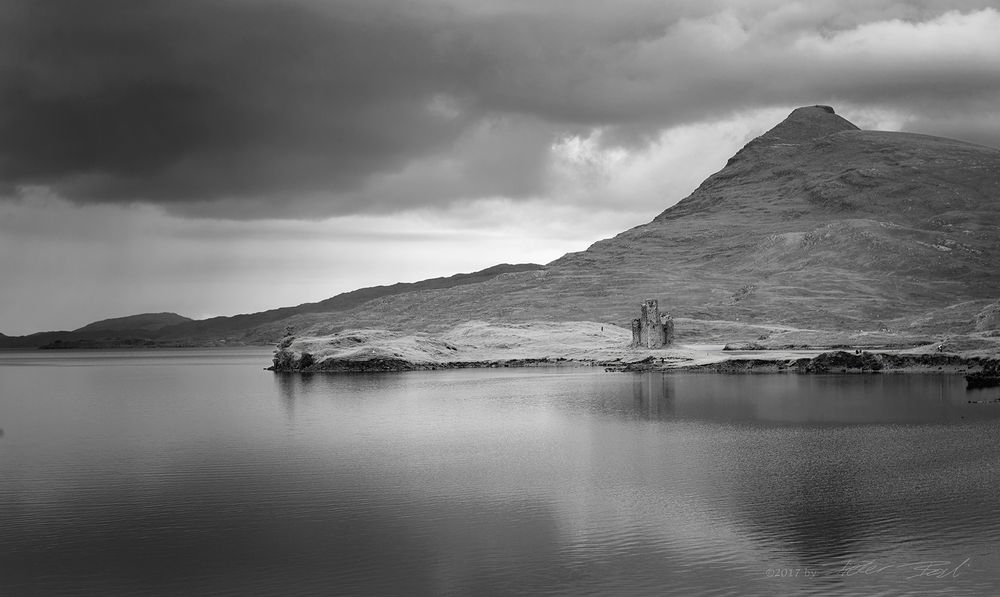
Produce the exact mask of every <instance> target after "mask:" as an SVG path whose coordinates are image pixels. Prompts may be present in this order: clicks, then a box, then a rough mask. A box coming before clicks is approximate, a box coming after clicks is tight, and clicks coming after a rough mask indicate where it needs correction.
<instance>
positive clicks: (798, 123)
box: [756, 106, 860, 144]
mask: <svg viewBox="0 0 1000 597" xmlns="http://www.w3.org/2000/svg"><path fill="white" fill-rule="evenodd" d="M857 130H860V129H859V128H858V127H856V126H854V124H852V123H851V122H850V121H848V120H846V119H844V118H841V117H840V116H837V114H836V112H834V111H833V108H831V107H830V106H805V107H802V108H796V109H794V110H792V113H791V114H789V115H788V117H787V118H785V119H784V120H782V121H781V122H780V123H778V125H777V126H775V127H774V128H772V129H771V130H769V131H767V132H766V133H764V134H763V135H761V136H760V137H758V138H757V139H756V140H757V141H764V142H767V143H768V144H775V143H789V144H796V143H802V142H804V141H809V140H810V139H817V138H819V137H825V136H827V135H832V134H833V133H839V132H842V131H857Z"/></svg>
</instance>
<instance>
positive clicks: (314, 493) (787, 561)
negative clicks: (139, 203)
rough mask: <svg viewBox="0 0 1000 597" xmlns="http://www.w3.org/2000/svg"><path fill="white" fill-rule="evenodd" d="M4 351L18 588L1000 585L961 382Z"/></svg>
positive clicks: (995, 539)
mask: <svg viewBox="0 0 1000 597" xmlns="http://www.w3.org/2000/svg"><path fill="white" fill-rule="evenodd" d="M268 357H269V352H268V351H262V350H243V351H232V350H230V351H222V350H217V351H211V350H200V351H197V350H192V351H172V352H164V351H158V352H64V353H52V352H34V353H0V427H2V428H3V434H2V436H0V595H3V596H6V595H12V596H30V595H44V596H50V595H73V596H90V595H93V596H102V597H103V596H109V595H138V596H142V595H178V596H180V595H184V596H188V595H233V596H241V597H243V596H257V595H274V596H296V595H723V594H729V595H783V594H810V595H921V594H924V595H993V594H998V593H1000V513H998V503H997V502H998V496H997V489H998V487H1000V444H998V442H1000V404H969V403H968V401H969V400H987V399H992V398H996V397H998V396H1000V390H997V389H993V390H979V391H976V392H969V393H966V391H965V389H964V382H963V381H962V379H961V377H948V376H916V375H914V376H905V375H895V376H893V375H881V376H880V375H873V376H815V377H806V376H801V377H800V376H795V375H774V376H718V375H711V374H676V375H666V376H664V375H662V374H622V373H604V372H602V371H599V370H595V369H521V370H464V371H427V372H413V373H403V374H387V375H356V376H322V375H315V376H312V377H298V376H281V375H274V374H272V373H270V372H266V371H262V370H261V367H262V366H263V365H264V364H266V363H267V360H268Z"/></svg>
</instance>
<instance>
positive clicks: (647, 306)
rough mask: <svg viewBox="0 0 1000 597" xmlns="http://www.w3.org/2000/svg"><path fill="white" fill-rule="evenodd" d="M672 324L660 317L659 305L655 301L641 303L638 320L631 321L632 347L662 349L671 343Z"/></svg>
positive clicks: (672, 335)
mask: <svg viewBox="0 0 1000 597" xmlns="http://www.w3.org/2000/svg"><path fill="white" fill-rule="evenodd" d="M673 338H674V322H673V320H672V319H670V318H669V317H666V316H661V315H660V305H659V302H658V301H657V300H656V299H647V300H646V301H645V302H643V303H642V306H641V311H640V315H639V319H633V320H632V346H633V347H636V348H637V347H642V348H662V347H664V346H666V345H667V344H669V343H670V342H672V341H673Z"/></svg>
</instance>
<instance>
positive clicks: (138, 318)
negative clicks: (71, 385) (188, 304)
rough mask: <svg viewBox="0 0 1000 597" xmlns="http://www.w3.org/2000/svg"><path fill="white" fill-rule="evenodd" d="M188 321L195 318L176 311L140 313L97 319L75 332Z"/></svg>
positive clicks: (155, 327) (144, 328)
mask: <svg viewBox="0 0 1000 597" xmlns="http://www.w3.org/2000/svg"><path fill="white" fill-rule="evenodd" d="M188 321H194V320H193V319H191V318H190V317H184V316H183V315H178V314H176V313H142V314H140V315H130V316H128V317H116V318H114V319H103V320H101V321H95V322H94V323H91V324H88V325H85V326H83V327H82V328H79V329H76V330H73V332H74V333H77V334H86V333H90V332H120V331H154V330H158V329H160V328H164V327H166V326H168V325H177V324H180V323H185V322H188Z"/></svg>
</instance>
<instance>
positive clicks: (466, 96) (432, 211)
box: [0, 0, 1000, 335]
mask: <svg viewBox="0 0 1000 597" xmlns="http://www.w3.org/2000/svg"><path fill="white" fill-rule="evenodd" d="M995 5H996V3H995V1H993V0H989V1H985V0H984V1H962V0H913V1H904V0H842V1H838V2H805V1H799V2H795V1H791V2H789V1H788V0H780V1H779V0H749V1H740V2H736V1H732V0H728V1H723V0H717V1H713V0H681V1H673V2H664V1H662V0H657V1H652V0H623V1H620V2H614V3H608V2H601V1H598V0H551V1H545V2H539V1H537V0H494V1H484V0H462V1H459V0H409V1H407V2H401V1H392V0H333V1H330V0H323V1H320V0H245V1H240V2H234V1H233V0H174V1H172V2H160V1H154V0H90V1H88V2H76V1H73V0H51V1H48V2H37V1H34V0H12V1H8V2H4V3H3V4H2V5H0V49H2V51H0V332H2V333H5V334H7V335H16V334H26V333H30V332H35V331H41V330H51V329H73V328H76V327H80V326H82V325H84V324H86V323H89V322H91V321H94V320H98V319H103V318H108V317H116V316H124V315H131V314H135V313H142V312H158V311H175V312H178V313H181V314H183V315H187V316H189V317H195V318H202V317H206V316H212V315H230V314H235V313H241V312H251V311H258V310H262V309H267V308H273V307H279V306H286V305H294V304H298V303H302V302H306V301H315V300H321V299H324V298H327V297H329V296H332V295H335V294H337V293H339V292H343V291H348V290H353V289H355V288H359V287H364V286H370V285H375V284H391V283H393V282H397V281H414V280H420V279H424V278H428V277H436V276H445V275H451V274H453V273H457V272H466V271H473V270H477V269H481V268H484V267H487V266H490V265H493V264H496V263H500V262H509V263H513V262H525V261H532V262H537V263H545V262H548V261H551V260H553V259H555V258H557V257H559V256H560V255H562V254H563V253H565V252H568V251H578V250H583V249H585V248H586V247H587V246H589V245H590V244H591V243H592V242H594V241H595V240H598V239H600V238H604V237H607V236H611V235H614V234H615V233H617V232H620V231H622V230H624V229H626V228H629V227H631V226H635V225H638V224H642V223H644V222H647V221H649V220H650V219H651V218H652V217H653V216H655V215H656V214H658V213H659V212H661V211H663V210H664V209H665V208H667V207H669V206H670V205H672V204H674V203H676V202H677V201H678V200H680V199H682V198H683V197H684V196H686V195H687V194H688V193H690V192H691V191H692V190H693V189H694V188H695V187H696V186H697V185H698V183H700V182H701V181H702V180H703V179H704V178H705V177H706V176H708V175H710V174H711V173H712V172H714V171H717V170H718V169H720V168H721V167H722V166H723V165H724V164H725V162H726V159H727V158H729V157H730V156H731V155H732V154H733V153H735V152H736V151H737V150H738V149H739V148H740V147H741V146H742V145H743V144H745V143H746V142H747V141H748V140H749V139H751V138H753V137H754V136H756V135H758V134H760V133H763V132H764V131H766V130H767V129H769V128H770V127H772V126H774V125H775V124H777V123H778V122H779V121H781V120H782V119H783V118H784V117H785V116H786V115H787V114H788V112H790V111H791V110H792V109H793V108H795V107H797V106H801V105H812V104H829V105H832V106H834V108H835V109H836V110H837V113H838V114H840V115H841V116H843V117H845V118H847V119H848V120H850V121H852V122H854V123H855V124H857V125H858V126H860V127H862V128H877V129H886V130H905V131H911V132H920V133H927V134H933V135H941V136H946V137H954V138H959V139H964V140H967V141H973V142H977V143H982V144H985V145H991V146H994V147H1000V101H998V100H1000V35H997V31H1000V11H998V9H997V8H996V7H995Z"/></svg>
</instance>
